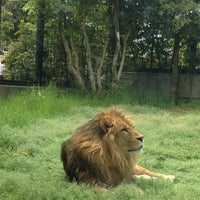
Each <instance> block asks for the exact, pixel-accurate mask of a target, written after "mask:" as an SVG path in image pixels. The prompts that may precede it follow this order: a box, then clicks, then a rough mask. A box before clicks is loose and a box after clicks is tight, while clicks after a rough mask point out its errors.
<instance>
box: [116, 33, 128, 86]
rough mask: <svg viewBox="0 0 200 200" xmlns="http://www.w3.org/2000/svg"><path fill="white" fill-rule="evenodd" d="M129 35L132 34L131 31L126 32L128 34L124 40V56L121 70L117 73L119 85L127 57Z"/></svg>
mask: <svg viewBox="0 0 200 200" xmlns="http://www.w3.org/2000/svg"><path fill="white" fill-rule="evenodd" d="M129 35H130V31H129V32H128V34H126V36H125V38H124V42H123V51H122V58H121V62H120V66H119V70H118V73H117V84H118V85H119V81H120V77H121V74H122V70H123V68H124V62H125V58H126V47H127V40H128V38H129Z"/></svg>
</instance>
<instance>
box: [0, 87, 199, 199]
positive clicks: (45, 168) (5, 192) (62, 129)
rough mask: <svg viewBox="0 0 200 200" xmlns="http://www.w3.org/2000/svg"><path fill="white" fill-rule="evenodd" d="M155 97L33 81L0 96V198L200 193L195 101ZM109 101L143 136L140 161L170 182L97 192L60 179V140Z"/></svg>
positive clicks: (183, 195)
mask: <svg viewBox="0 0 200 200" xmlns="http://www.w3.org/2000/svg"><path fill="white" fill-rule="evenodd" d="M135 98H136V97H135ZM158 104H159V105H160V108H159V107H155V106H152V104H149V105H148V104H144V103H141V104H139V101H138V100H137V99H134V98H133V96H129V95H128V94H126V93H125V92H118V93H115V94H114V96H106V95H104V96H103V95H102V96H101V97H99V98H97V97H96V98H89V97H84V96H82V95H81V94H80V93H79V92H78V91H77V92H75V91H68V92H64V91H62V90H57V89H56V88H55V87H54V86H49V87H48V88H34V89H31V90H27V91H24V92H22V93H20V94H18V95H16V96H11V97H10V98H9V99H8V100H6V101H1V102H0V112H1V115H0V127H1V128H0V174H1V179H0V199H5V200H10V199H13V200H14V199H24V200H29V199H38V200H40V199H41V200H43V199H48V200H50V199H91V200H92V199H97V200H100V199H105V200H106V199H109V200H112V199H113V200H115V199H122V200H126V199H149V200H154V199H166V200H183V199H185V200H188V199H192V200H197V199H199V195H200V191H199V184H200V175H199V165H200V162H199V160H200V150H199V140H200V135H199V131H200V123H199V121H200V116H199V107H198V106H197V104H196V103H193V104H191V105H188V104H186V103H185V104H184V103H182V104H181V107H179V108H178V107H176V108H173V109H172V108H171V107H170V106H169V107H168V108H166V107H164V108H163V107H162V105H161V102H160V103H159V101H158ZM195 105H196V106H195ZM110 106H118V107H119V108H120V109H122V110H123V111H124V112H125V113H126V114H127V115H129V116H131V117H133V119H134V121H135V123H136V127H137V129H138V130H140V131H141V132H142V133H143V134H144V135H145V149H144V153H143V155H142V156H141V159H140V161H139V163H140V164H141V165H142V166H145V167H147V168H149V169H151V170H154V171H157V172H161V173H166V174H174V175H176V177H177V180H176V182H175V183H173V184H172V183H168V182H165V181H162V180H138V181H137V182H136V183H131V184H122V185H120V186H118V187H116V188H110V189H109V191H108V192H106V193H98V192H96V191H95V190H94V189H93V188H91V187H89V186H86V185H77V184H76V183H69V182H67V181H66V180H65V179H64V171H63V169H62V163H61V162H60V146H61V143H62V142H63V141H64V140H66V139H67V138H69V137H70V136H71V135H72V134H73V132H74V130H75V129H76V128H77V127H79V126H81V125H83V124H84V123H85V122H87V121H88V120H90V119H91V118H92V117H93V116H94V115H95V114H96V113H97V112H99V110H101V109H105V108H108V107H110ZM194 106H195V108H194Z"/></svg>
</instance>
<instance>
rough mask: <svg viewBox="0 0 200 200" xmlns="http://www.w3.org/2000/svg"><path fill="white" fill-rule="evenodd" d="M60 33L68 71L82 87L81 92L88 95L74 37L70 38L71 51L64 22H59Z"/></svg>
mask: <svg viewBox="0 0 200 200" xmlns="http://www.w3.org/2000/svg"><path fill="white" fill-rule="evenodd" d="M59 31H60V35H61V38H62V42H63V46H64V49H65V53H66V57H67V69H68V71H69V73H70V74H71V75H72V76H73V77H74V78H75V81H76V83H77V85H78V86H79V87H80V89H81V91H82V92H83V93H84V94H88V90H87V88H86V86H85V83H84V80H83V78H82V76H81V73H80V69H79V58H78V54H77V53H76V50H75V47H74V44H73V40H72V36H70V44H71V49H70V47H69V42H68V40H67V38H66V37H65V34H64V29H63V23H62V20H61V21H60V22H59ZM73 55H74V59H72V56H73ZM73 60H74V63H73Z"/></svg>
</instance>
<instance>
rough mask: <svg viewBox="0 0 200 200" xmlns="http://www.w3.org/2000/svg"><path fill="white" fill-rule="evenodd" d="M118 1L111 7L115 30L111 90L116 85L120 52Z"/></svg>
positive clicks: (114, 88)
mask: <svg viewBox="0 0 200 200" xmlns="http://www.w3.org/2000/svg"><path fill="white" fill-rule="evenodd" d="M118 18H119V2H118V0H116V1H115V2H114V8H113V23H114V31H115V51H114V55H113V60H112V84H111V88H112V91H113V90H116V89H117V87H118V83H117V61H118V57H119V52H120V32H119V19H118Z"/></svg>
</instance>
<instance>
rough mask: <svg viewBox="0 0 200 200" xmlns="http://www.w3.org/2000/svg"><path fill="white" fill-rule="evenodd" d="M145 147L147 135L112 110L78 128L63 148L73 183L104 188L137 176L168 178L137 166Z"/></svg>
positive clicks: (66, 168)
mask: <svg viewBox="0 0 200 200" xmlns="http://www.w3.org/2000/svg"><path fill="white" fill-rule="evenodd" d="M142 146H143V135H142V134H141V133H139V132H138V131H136V130H135V128H134V124H133V123H132V121H131V120H130V119H129V118H127V117H126V116H125V115H124V114H123V113H122V112H121V111H119V110H118V109H115V108H112V109H111V110H110V111H107V112H106V111H104V112H101V113H99V114H98V115H96V116H95V117H94V118H93V119H92V120H90V121H89V122H88V123H87V124H85V125H84V126H82V127H80V128H78V129H77V130H76V132H75V134H74V135H73V136H72V137H71V138H70V139H68V140H67V141H66V142H65V143H64V144H63V146H62V149H61V159H62V161H63V166H64V170H65V173H66V175H67V177H68V179H69V180H70V181H73V180H75V181H77V182H84V183H87V184H91V185H97V186H101V187H107V186H116V185H118V184H120V183H121V182H123V181H131V180H133V179H134V177H135V176H136V175H137V174H147V175H150V176H151V175H155V176H160V177H161V176H165V175H161V174H156V173H153V172H150V171H148V170H146V169H144V168H142V167H139V166H138V165H136V161H137V159H138V156H139V152H140V150H141V149H142ZM140 172H141V173H140Z"/></svg>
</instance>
